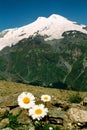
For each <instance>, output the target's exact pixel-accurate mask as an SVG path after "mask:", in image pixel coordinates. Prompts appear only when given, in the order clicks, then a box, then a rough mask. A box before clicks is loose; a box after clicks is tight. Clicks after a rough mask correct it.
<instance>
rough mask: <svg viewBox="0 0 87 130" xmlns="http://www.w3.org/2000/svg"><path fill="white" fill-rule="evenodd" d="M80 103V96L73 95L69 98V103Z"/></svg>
mask: <svg viewBox="0 0 87 130" xmlns="http://www.w3.org/2000/svg"><path fill="white" fill-rule="evenodd" d="M81 101H82V98H81V96H80V95H79V94H78V93H77V94H73V95H71V96H70V97H69V102H71V103H80V102H81Z"/></svg>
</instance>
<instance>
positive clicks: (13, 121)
mask: <svg viewBox="0 0 87 130" xmlns="http://www.w3.org/2000/svg"><path fill="white" fill-rule="evenodd" d="M17 117H18V116H14V115H12V114H6V115H4V116H3V118H8V119H9V124H8V125H7V127H10V128H12V129H14V130H15V128H18V127H20V126H22V124H21V123H18V121H17Z"/></svg>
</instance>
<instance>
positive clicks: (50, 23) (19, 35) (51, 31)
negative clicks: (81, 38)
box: [0, 14, 87, 50]
mask: <svg viewBox="0 0 87 130" xmlns="http://www.w3.org/2000/svg"><path fill="white" fill-rule="evenodd" d="M85 28H86V26H85V25H84V26H83V25H78V24H75V22H73V21H70V20H68V19H67V18H65V17H63V16H61V15H57V14H52V15H51V16H49V17H48V18H46V17H38V18H37V20H36V21H34V22H32V23H30V24H28V25H26V26H23V27H19V28H14V29H8V30H4V31H2V32H1V33H0V50H1V49H3V48H4V47H6V46H12V45H14V44H16V43H18V42H19V41H20V40H22V39H24V38H28V37H29V36H31V35H32V36H35V35H37V34H39V35H42V36H44V35H47V36H48V39H45V40H51V39H60V38H63V36H62V34H63V33H64V32H66V31H70V30H77V31H80V32H83V33H86V34H87V30H86V29H85Z"/></svg>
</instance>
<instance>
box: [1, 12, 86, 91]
mask: <svg viewBox="0 0 87 130" xmlns="http://www.w3.org/2000/svg"><path fill="white" fill-rule="evenodd" d="M86 50H87V26H85V25H81V24H78V23H77V22H72V21H70V20H68V19H67V18H64V17H62V16H60V15H55V14H53V15H51V16H50V17H48V18H45V17H39V18H38V19H37V20H36V21H34V22H33V23H31V24H28V25H26V26H23V27H20V28H13V29H7V30H4V31H2V32H0V79H1V80H3V79H4V80H8V81H15V82H22V83H28V84H33V85H41V86H44V87H56V88H62V89H73V90H78V91H87V51H86Z"/></svg>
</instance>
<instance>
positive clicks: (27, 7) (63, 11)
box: [0, 0, 87, 31]
mask: <svg viewBox="0 0 87 130" xmlns="http://www.w3.org/2000/svg"><path fill="white" fill-rule="evenodd" d="M51 14H59V15H62V16H64V17H66V18H68V19H69V20H72V21H76V22H78V23H82V24H85V25H87V0H0V31H2V30H4V29H8V28H14V27H20V26H23V25H26V24H29V23H31V22H33V21H35V20H36V19H37V18H38V17H39V16H44V17H49V16H50V15H51Z"/></svg>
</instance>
